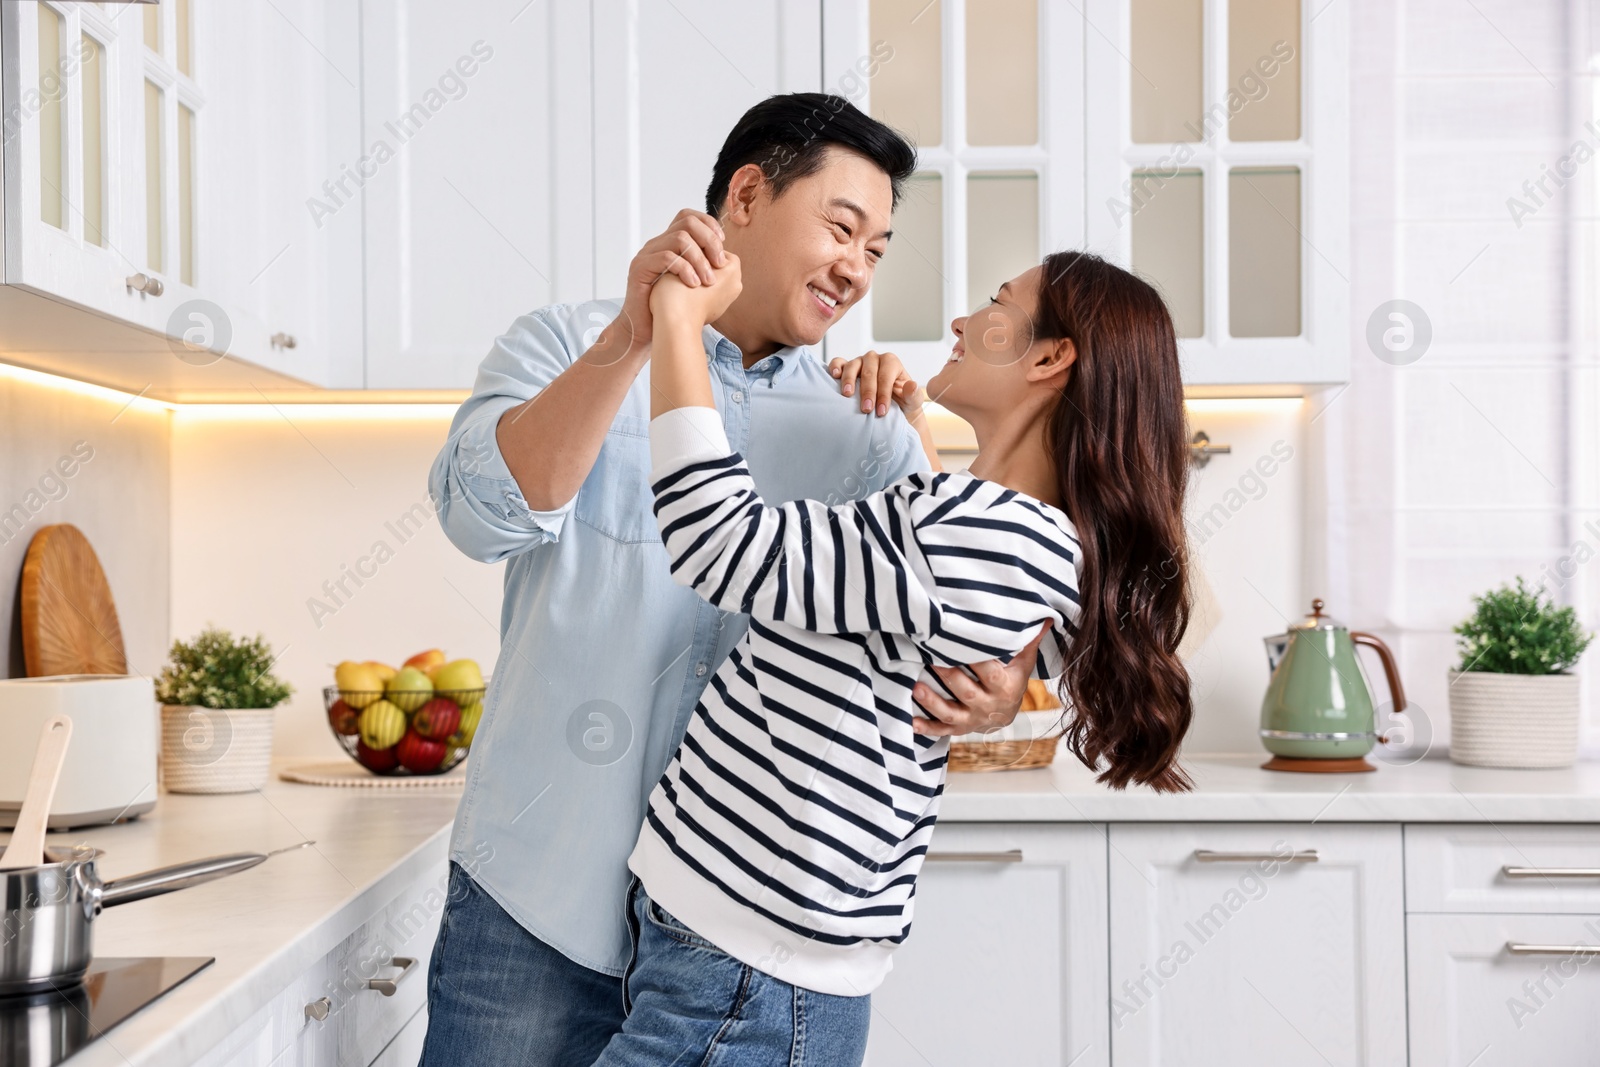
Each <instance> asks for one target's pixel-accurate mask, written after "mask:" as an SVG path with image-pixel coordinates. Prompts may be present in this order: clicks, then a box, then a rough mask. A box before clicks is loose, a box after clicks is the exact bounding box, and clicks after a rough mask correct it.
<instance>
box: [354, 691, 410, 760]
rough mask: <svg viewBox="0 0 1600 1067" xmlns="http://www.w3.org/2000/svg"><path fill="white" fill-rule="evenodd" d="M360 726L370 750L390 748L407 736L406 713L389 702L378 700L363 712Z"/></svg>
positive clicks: (363, 738)
mask: <svg viewBox="0 0 1600 1067" xmlns="http://www.w3.org/2000/svg"><path fill="white" fill-rule="evenodd" d="M360 726H361V740H362V741H363V742H365V743H366V746H367V747H368V748H377V749H384V748H390V747H392V746H393V745H394V744H395V743H396V742H397V741H399V740H400V738H402V737H404V736H405V732H406V713H405V712H403V711H401V710H400V709H399V708H397V707H395V706H394V705H393V704H391V703H389V701H387V700H377V701H374V702H373V703H371V704H368V705H367V706H366V708H365V709H363V711H362V712H361V720H360Z"/></svg>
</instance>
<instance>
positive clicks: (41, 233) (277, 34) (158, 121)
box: [0, 0, 361, 391]
mask: <svg viewBox="0 0 1600 1067" xmlns="http://www.w3.org/2000/svg"><path fill="white" fill-rule="evenodd" d="M357 18H358V9H357V7H356V0H338V2H334V3H327V4H323V3H316V2H314V0H281V2H266V0H250V2H246V3H221V2H218V0H174V2H169V3H162V4H159V5H155V6H144V5H102V4H77V3H55V2H49V3H45V2H40V3H26V4H5V5H3V6H0V88H3V102H4V111H5V115H6V117H7V121H6V142H7V143H6V152H5V170H4V220H5V238H6V240H5V252H6V254H5V265H4V282H5V284H6V286H7V287H9V289H11V290H15V291H16V292H21V293H32V294H40V295H43V296H46V297H48V298H50V300H51V301H52V302H54V304H55V306H60V305H63V304H64V305H69V306H71V307H73V308H78V309H83V310H85V311H86V312H88V313H89V315H88V316H80V318H83V319H84V320H85V323H86V324H85V325H83V326H82V327H81V328H78V327H77V326H75V324H74V323H73V321H72V320H71V319H70V318H68V319H60V318H53V319H52V321H51V324H50V326H49V327H48V332H49V333H50V335H51V337H52V344H51V346H50V347H51V349H52V350H53V351H70V350H71V347H72V346H73V345H74V344H79V345H82V346H85V347H86V348H88V349H90V350H94V351H99V352H104V351H106V350H112V349H115V350H118V351H128V352H138V353H139V354H140V359H141V360H142V362H139V363H138V365H137V366H135V365H134V363H135V362H136V361H132V360H130V361H128V362H127V363H125V364H124V365H122V366H118V367H110V366H97V365H95V364H94V362H93V361H92V360H89V361H86V362H84V363H83V365H82V366H75V365H72V364H71V363H70V362H68V363H66V364H62V363H61V362H60V361H59V360H56V361H55V362H52V363H50V364H48V365H47V366H46V369H51V370H58V371H66V372H68V373H72V372H74V371H76V372H77V373H79V374H80V375H81V376H84V377H88V378H91V379H94V380H102V381H107V382H109V383H110V384H115V385H117V386H119V387H122V388H127V389H129V390H130V391H134V390H139V389H140V386H139V385H138V384H137V382H138V379H139V378H140V377H141V376H143V378H144V381H145V382H146V383H147V384H146V386H145V387H146V388H149V387H151V386H159V389H158V391H172V390H174V389H205V388H208V387H209V388H232V389H235V390H237V389H239V388H240V387H241V386H245V387H246V391H248V387H247V383H248V382H250V381H253V380H255V379H254V378H252V377H251V375H250V374H249V368H258V369H259V370H261V371H263V372H266V373H261V374H258V375H255V378H258V379H259V380H260V381H261V382H262V383H263V384H266V385H268V386H269V387H278V388H281V387H282V386H283V385H285V384H290V383H288V382H286V381H285V379H294V380H298V381H301V382H305V383H307V384H313V385H330V384H352V385H353V384H360V383H359V381H358V380H356V379H355V378H353V377H352V375H351V374H350V373H349V372H348V364H349V363H350V361H352V360H353V361H354V365H355V366H357V367H359V359H360V349H361V339H360V333H359V330H360V322H361V319H360V311H359V286H358V282H357V279H359V276H360V255H361V248H360V218H359V209H355V208H353V209H351V210H350V211H348V212H345V213H343V215H342V217H337V218H334V219H332V220H328V221H324V220H321V219H319V218H317V217H316V216H315V215H314V213H313V212H312V211H311V210H310V208H309V202H310V201H312V200H313V199H314V198H315V197H316V196H318V195H320V194H321V186H322V183H323V182H324V181H325V180H326V179H329V178H337V177H338V175H337V173H336V171H335V164H336V161H342V160H343V159H346V158H349V159H353V158H354V156H355V154H356V149H357V146H358V143H359V142H358V140H357V133H358V131H357V127H356V119H357V117H358V107H357V104H358V99H359V64H358V60H359V52H358V45H359V40H358V38H357V35H356V26H357ZM341 68H343V69H341ZM346 69H347V70H348V73H346V72H345V70H346ZM0 295H6V299H7V301H8V303H7V306H8V307H13V308H17V309H19V310H18V311H17V314H18V315H19V316H22V315H26V316H31V317H33V318H35V319H37V318H39V317H40V316H41V315H43V314H44V312H43V311H41V310H40V306H39V304H38V303H37V302H35V303H31V304H30V303H25V302H21V303H19V302H16V301H12V300H11V299H10V295H9V294H0ZM51 314H56V313H55V312H51ZM96 317H103V318H105V319H110V320H115V321H116V322H119V323H125V324H129V325H131V326H133V327H136V328H138V329H139V330H142V331H148V333H146V334H144V335H143V337H144V338H146V339H148V338H150V335H151V334H154V335H157V336H158V337H159V338H163V339H177V340H184V339H188V340H190V341H192V342H195V343H197V344H198V345H200V346H205V347H208V348H210V349H212V350H213V351H204V350H201V351H194V350H192V349H189V348H185V347H184V346H183V345H181V344H172V345H168V344H167V343H165V340H158V341H156V342H155V343H150V341H149V340H145V341H144V342H142V343H141V341H139V340H134V339H123V338H115V339H112V340H111V342H110V343H107V338H106V335H105V332H104V329H103V327H99V328H97V327H96V326H95V325H93V324H92V323H89V322H88V320H90V319H94V318H96ZM24 325H25V324H23V323H19V322H14V323H9V324H8V331H7V335H6V337H5V343H6V345H7V347H8V348H13V349H18V350H23V351H25V350H26V349H28V348H30V347H32V346H31V345H30V344H29V341H28V340H27V339H26V336H27V335H26V331H25V330H24V331H23V333H22V334H16V333H13V332H11V331H12V330H15V329H17V328H19V327H22V326H24ZM275 338H276V340H275ZM222 351H225V352H226V353H227V354H228V355H229V356H230V357H232V359H231V360H230V361H229V365H228V366H226V367H222V368H216V369H208V368H214V367H215V364H216V363H217V359H216V358H213V352H222ZM152 354H153V355H152ZM240 361H242V365H244V367H245V372H244V373H240V372H239V367H240V366H241V363H240ZM180 364H181V367H180ZM174 368H179V369H177V370H174Z"/></svg>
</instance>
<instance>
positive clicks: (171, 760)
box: [161, 704, 273, 793]
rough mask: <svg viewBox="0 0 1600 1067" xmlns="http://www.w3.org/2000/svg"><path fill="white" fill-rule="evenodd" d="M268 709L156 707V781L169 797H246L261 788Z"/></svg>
mask: <svg viewBox="0 0 1600 1067" xmlns="http://www.w3.org/2000/svg"><path fill="white" fill-rule="evenodd" d="M272 718H273V709H271V708H202V707H198V706H195V705H189V704H166V705H163V706H162V708H161V777H162V781H163V783H164V784H165V786H166V788H167V789H168V791H170V792H173V793H248V792H251V791H252V790H256V789H260V788H261V787H262V786H264V785H266V784H267V776H268V774H269V772H270V770H271V763H272Z"/></svg>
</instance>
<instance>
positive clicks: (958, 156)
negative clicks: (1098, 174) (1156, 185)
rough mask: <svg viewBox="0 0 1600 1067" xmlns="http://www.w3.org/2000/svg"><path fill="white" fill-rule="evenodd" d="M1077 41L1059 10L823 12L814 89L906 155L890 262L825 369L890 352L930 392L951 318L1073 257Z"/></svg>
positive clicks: (831, 3) (1078, 230)
mask: <svg viewBox="0 0 1600 1067" xmlns="http://www.w3.org/2000/svg"><path fill="white" fill-rule="evenodd" d="M1084 33H1085V27H1084V23H1083V16H1082V13H1081V9H1080V8H1079V7H1078V5H1075V4H1071V3H1065V2H1061V0H824V3H823V71H824V79H823V80H824V85H823V89H824V91H827V92H833V93H837V94H839V95H841V96H843V97H845V98H847V99H848V100H850V101H851V102H852V103H854V104H855V105H856V106H857V107H859V108H861V109H862V110H863V111H866V112H867V113H868V114H870V115H872V116H873V117H874V118H877V119H880V120H881V121H883V122H886V123H888V124H889V125H891V126H893V127H894V128H896V129H897V130H899V131H901V132H902V133H904V134H905V135H906V136H907V137H909V138H910V139H911V141H912V142H913V143H914V144H915V145H916V146H917V172H916V174H915V175H914V176H913V177H912V178H911V179H910V181H908V182H907V183H906V187H905V190H904V193H903V195H902V197H901V200H900V203H899V205H898V207H897V208H896V210H895V215H894V220H893V223H892V229H893V237H892V238H891V239H890V242H889V250H888V252H887V254H886V255H885V256H884V258H883V260H882V262H881V263H879V264H878V265H877V267H876V270H875V271H874V278H873V281H872V286H871V289H870V290H869V292H868V294H867V296H866V298H865V299H864V300H862V301H861V303H860V304H859V305H858V306H857V307H856V308H854V309H853V310H851V311H850V312H849V313H848V314H847V315H846V316H845V318H844V319H842V320H840V322H839V324H838V325H837V326H835V327H834V328H833V329H832V330H831V331H830V332H829V334H828V340H827V351H828V355H829V356H830V357H832V356H844V357H846V358H848V357H851V356H855V355H859V354H860V353H861V352H863V351H865V350H866V349H868V348H876V349H878V350H880V351H881V350H888V351H893V352H895V353H897V354H899V355H900V357H901V358H902V359H903V360H905V362H906V365H907V367H908V368H910V371H911V374H912V376H913V377H915V378H917V379H918V380H921V381H926V380H927V379H928V378H929V377H930V376H931V375H932V374H933V373H934V372H936V371H937V370H938V368H939V367H940V365H942V364H943V363H944V362H945V360H946V359H947V358H948V356H949V352H950V347H951V345H952V344H953V343H954V341H955V334H954V333H953V332H952V330H951V327H950V323H951V320H952V319H954V318H955V317H957V316H960V315H965V314H967V313H969V312H970V311H972V310H974V309H975V308H977V307H980V306H981V305H983V304H984V303H986V302H987V301H988V299H989V297H990V296H991V295H993V293H994V292H995V290H997V289H998V288H999V286H1000V283H1001V282H1004V281H1006V280H1007V279H1009V278H1012V277H1015V276H1016V275H1018V274H1020V273H1022V272H1023V271H1024V270H1026V269H1028V268H1029V267H1031V266H1033V265H1035V264H1037V263H1038V262H1039V260H1040V259H1041V258H1042V256H1043V255H1044V254H1046V253H1048V252H1051V251H1055V250H1059V249H1068V248H1077V247H1081V246H1082V244H1083V241H1084V235H1085V231H1084V155H1083V151H1084V88H1085V83H1084V65H1083V55H1084Z"/></svg>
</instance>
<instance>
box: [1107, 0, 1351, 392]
mask: <svg viewBox="0 0 1600 1067" xmlns="http://www.w3.org/2000/svg"><path fill="white" fill-rule="evenodd" d="M1084 12H1085V17H1086V18H1087V19H1088V20H1089V22H1090V23H1091V25H1092V26H1093V31H1092V32H1090V33H1089V34H1088V35H1087V37H1086V39H1085V52H1084V55H1085V67H1086V72H1087V75H1088V79H1089V84H1090V85H1093V86H1095V94H1094V100H1093V103H1092V106H1091V107H1090V109H1089V112H1088V116H1087V123H1086V131H1087V140H1086V150H1085V159H1086V161H1087V188H1088V198H1087V199H1088V244H1089V247H1091V248H1093V249H1095V250H1096V251H1099V252H1101V253H1102V254H1104V255H1106V256H1108V257H1110V258H1112V259H1114V260H1116V261H1117V262H1119V263H1122V264H1124V265H1127V266H1131V267H1132V268H1133V269H1134V270H1135V271H1137V272H1138V273H1139V274H1141V275H1143V276H1144V277H1146V278H1148V279H1150V280H1151V281H1152V282H1154V283H1155V284H1156V285H1157V286H1158V287H1159V288H1160V289H1161V291H1162V293H1163V295H1164V296H1165V297H1166V300H1167V305H1168V307H1169V308H1170V309H1171V311H1172V315H1173V320H1174V324H1175V326H1176V327H1177V332H1178V337H1179V347H1180V349H1181V350H1182V353H1183V360H1184V380H1185V381H1186V382H1187V383H1189V384H1191V385H1253V384H1275V383H1285V384H1296V385H1316V384H1322V383H1334V382H1342V381H1345V380H1347V379H1348V377H1349V343H1350V342H1349V337H1350V333H1349V321H1348V320H1349V295H1350V294H1349V289H1350V283H1349V270H1350V267H1349V225H1350V224H1349V210H1348V205H1349V171H1350V166H1349V131H1348V119H1347V109H1348V103H1347V98H1348V95H1349V85H1348V74H1349V60H1348V53H1349V42H1348V34H1349V7H1348V5H1340V4H1331V5H1330V4H1325V3H1321V2H1316V3H1313V2H1311V0H1306V2H1304V3H1302V0H1089V2H1088V3H1087V4H1086V6H1085V8H1084Z"/></svg>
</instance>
